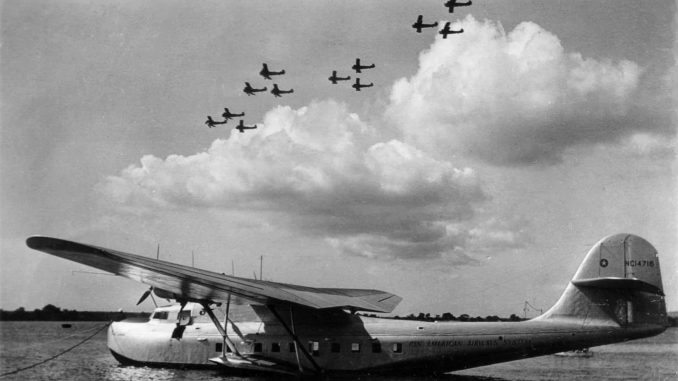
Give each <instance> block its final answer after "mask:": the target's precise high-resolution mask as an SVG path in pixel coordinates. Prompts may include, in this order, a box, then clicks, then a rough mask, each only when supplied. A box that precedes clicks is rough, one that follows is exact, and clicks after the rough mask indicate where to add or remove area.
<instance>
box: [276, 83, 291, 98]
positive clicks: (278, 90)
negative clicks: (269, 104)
mask: <svg viewBox="0 0 678 381" xmlns="http://www.w3.org/2000/svg"><path fill="white" fill-rule="evenodd" d="M293 92H294V89H289V90H280V89H279V88H278V85H277V84H275V83H274V84H273V89H272V90H271V94H273V95H275V96H276V97H278V98H280V95H281V94H291V93H293Z"/></svg>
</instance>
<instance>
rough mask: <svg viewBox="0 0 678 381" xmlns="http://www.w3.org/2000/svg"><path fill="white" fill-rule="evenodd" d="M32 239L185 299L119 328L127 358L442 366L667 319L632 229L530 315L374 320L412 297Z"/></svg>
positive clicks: (581, 341) (393, 368)
mask: <svg viewBox="0 0 678 381" xmlns="http://www.w3.org/2000/svg"><path fill="white" fill-rule="evenodd" d="M26 244H27V245H28V247H30V248H32V249H35V250H39V251H42V252H45V253H48V254H51V255H54V256H57V257H61V258H64V259H68V260H71V261H74V262H77V263H81V264H84V265H88V266H91V267H94V268H97V269H99V270H103V271H107V272H110V273H112V274H115V275H117V276H121V277H125V278H129V279H132V280H135V281H137V282H141V283H143V284H145V285H147V286H150V289H149V290H148V291H147V293H148V294H150V293H151V292H152V293H153V294H155V295H157V296H158V297H161V298H168V299H173V300H175V301H177V304H174V305H170V306H166V307H158V308H156V310H155V311H154V313H153V315H151V318H150V320H149V321H148V322H127V321H122V322H115V323H112V324H111V326H110V327H109V332H108V347H109V349H110V351H111V352H112V354H113V356H114V357H115V358H116V359H118V361H120V362H121V363H123V364H136V365H149V366H196V365H205V366H206V365H208V364H211V366H221V367H225V368H229V369H239V370H245V371H250V370H251V371H257V372H272V373H282V374H295V375H300V374H301V375H317V374H332V373H344V374H345V373H372V374H374V373H391V374H392V373H397V374H405V373H407V374H411V373H427V374H431V373H442V372H450V371H455V370H460V369H466V368H471V367H477V366H482V365H488V364H493V363H498V362H505V361H511V360H517V359H524V358H528V357H534V356H542V355H547V354H552V353H557V352H562V351H568V350H573V349H578V348H583V347H591V346H596V345H604V344H610V343H616V342H622V341H627V340H630V339H638V338H642V337H649V336H654V335H657V334H659V333H661V332H663V331H664V330H665V329H666V327H667V314H666V306H665V298H664V291H663V287H662V280H661V273H660V270H659V258H658V255H657V250H656V249H655V248H654V247H653V246H652V245H651V244H650V243H649V242H647V241H646V240H644V239H643V238H640V237H638V236H635V235H631V234H616V235H612V236H608V237H606V238H603V239H602V240H600V241H599V242H598V243H596V244H595V245H594V246H593V247H592V248H591V249H590V251H589V252H588V254H587V255H586V256H585V257H584V260H583V262H582V264H581V265H580V267H579V269H578V270H577V272H576V273H575V275H574V277H573V278H572V280H571V281H570V282H569V283H568V284H567V285H566V287H565V290H564V292H563V294H562V295H561V297H560V299H559V300H558V301H557V302H556V304H555V305H554V306H553V307H552V308H551V309H549V310H548V311H546V312H545V313H543V314H542V315H540V316H538V317H536V318H534V319H531V320H528V321H523V322H421V321H408V320H400V319H389V318H378V317H368V316H362V315H360V314H356V312H358V311H364V312H371V313H390V312H392V311H393V309H394V308H395V307H396V306H397V305H398V303H399V302H400V301H401V298H400V297H399V296H397V295H394V294H392V293H389V292H384V291H378V290H367V289H347V288H317V287H307V286H299V285H294V284H286V283H277V282H271V281H264V280H262V279H259V280H256V279H254V280H253V279H247V278H241V277H236V276H229V275H224V274H221V273H217V272H213V271H208V270H201V269H197V268H194V267H189V266H184V265H180V264H176V263H171V262H168V261H164V260H159V259H155V258H149V257H144V256H140V255H134V254H128V253H124V252H121V251H117V250H112V249H107V248H103V247H99V246H94V245H90V244H82V243H77V242H72V241H66V240H63V239H58V238H49V237H40V236H35V237H30V238H28V239H27V241H26ZM215 265H216V264H215ZM144 294H145V295H146V293H144ZM601 361H605V360H604V359H601Z"/></svg>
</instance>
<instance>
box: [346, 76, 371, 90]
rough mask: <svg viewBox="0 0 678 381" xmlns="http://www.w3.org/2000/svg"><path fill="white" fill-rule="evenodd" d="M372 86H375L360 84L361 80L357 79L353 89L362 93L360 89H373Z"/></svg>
mask: <svg viewBox="0 0 678 381" xmlns="http://www.w3.org/2000/svg"><path fill="white" fill-rule="evenodd" d="M372 86H374V84H373V83H372V82H370V83H368V84H365V85H364V84H361V83H360V78H356V79H355V83H354V84H353V85H352V86H351V87H353V88H354V89H355V91H360V89H362V88H364V87H372Z"/></svg>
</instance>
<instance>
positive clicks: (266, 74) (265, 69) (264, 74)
mask: <svg viewBox="0 0 678 381" xmlns="http://www.w3.org/2000/svg"><path fill="white" fill-rule="evenodd" d="M259 74H261V76H262V77H264V78H266V79H271V76H272V75H283V74H285V70H281V71H270V70H268V65H266V64H264V67H263V69H261V71H260V72H259Z"/></svg>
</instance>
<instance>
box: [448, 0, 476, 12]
mask: <svg viewBox="0 0 678 381" xmlns="http://www.w3.org/2000/svg"><path fill="white" fill-rule="evenodd" d="M471 4H473V2H472V1H471V0H469V1H467V2H465V3H457V0H448V1H447V2H446V3H445V6H446V7H447V10H448V11H449V12H450V13H454V7H468V6H469V5H471Z"/></svg>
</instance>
